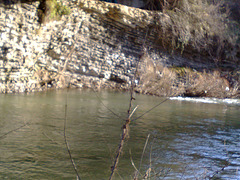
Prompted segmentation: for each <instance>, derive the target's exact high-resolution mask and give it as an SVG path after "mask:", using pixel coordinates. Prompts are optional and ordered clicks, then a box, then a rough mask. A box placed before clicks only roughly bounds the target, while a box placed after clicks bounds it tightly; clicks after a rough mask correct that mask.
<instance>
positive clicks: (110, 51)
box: [0, 0, 225, 93]
mask: <svg viewBox="0 0 240 180" xmlns="http://www.w3.org/2000/svg"><path fill="white" fill-rule="evenodd" d="M64 5H66V6H68V7H69V8H70V14H68V15H64V16H62V17H61V19H60V20H58V21H50V22H46V23H44V24H41V23H39V15H38V12H39V10H38V9H39V2H38V1H36V2H32V3H17V4H10V5H6V4H1V7H0V28H1V29H0V32H1V35H0V38H1V40H0V92H2V93H12V92H31V91H40V90H43V89H46V88H52V87H54V88H63V87H66V86H71V87H79V88H81V87H96V88H122V89H127V88H128V86H129V84H130V82H131V81H130V80H131V79H132V77H133V76H134V73H135V71H136V67H137V64H138V61H141V62H144V63H142V64H141V65H140V66H141V67H140V69H146V68H148V67H149V66H152V67H153V69H154V68H155V70H154V71H156V67H157V66H164V67H178V66H180V67H191V68H193V69H196V70H198V69H204V68H215V64H214V62H211V61H203V60H202V59H200V57H198V55H197V54H196V53H195V54H194V52H192V55H191V56H185V57H182V56H181V55H179V54H176V55H173V54H169V52H168V51H166V50H164V49H163V48H162V47H161V46H159V39H158V38H156V37H158V33H159V31H157V28H158V26H157V23H158V22H159V21H162V22H164V21H167V20H168V18H169V17H168V16H166V15H164V14H161V13H160V12H151V11H146V10H141V9H138V8H133V7H127V6H124V5H120V4H111V3H105V2H101V1H93V0H92V1H91V0H84V1H78V2H74V1H73V2H71V3H70V2H69V1H65V2H64ZM156 13H157V17H158V19H157V20H156ZM146 52H147V53H146ZM143 54H144V56H143ZM143 57H145V59H148V60H149V59H150V61H149V62H145V60H143ZM146 57H148V58H146ZM187 57H188V58H187ZM149 64H151V65H149ZM140 73H141V72H140ZM140 79H141V78H140V77H139V80H140ZM224 88H225V87H224Z"/></svg>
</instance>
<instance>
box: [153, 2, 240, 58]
mask: <svg viewBox="0 0 240 180" xmlns="http://www.w3.org/2000/svg"><path fill="white" fill-rule="evenodd" d="M151 2H152V4H156V2H158V3H160V9H161V10H162V11H163V13H165V14H167V15H168V17H169V18H168V19H164V20H161V19H160V18H159V20H160V28H159V29H158V31H159V39H160V40H161V42H162V44H163V46H164V47H167V48H170V49H171V50H176V49H180V50H181V52H182V53H183V52H184V50H185V48H186V47H187V48H186V49H188V50H189V49H191V50H193V51H197V52H199V53H201V54H203V55H208V56H211V57H212V58H214V60H222V59H231V60H236V59H237V58H236V56H237V52H238V51H239V47H238V45H237V44H238V43H239V39H240V38H239V37H240V33H239V32H240V28H239V22H236V21H233V20H232V19H231V18H230V13H229V9H228V6H227V4H226V3H224V1H218V2H215V1H214V0H168V1H166V0H151ZM153 7H156V6H153ZM239 52H240V51H239Z"/></svg>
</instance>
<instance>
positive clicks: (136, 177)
mask: <svg viewBox="0 0 240 180" xmlns="http://www.w3.org/2000/svg"><path fill="white" fill-rule="evenodd" d="M149 137H150V134H148V136H147V139H146V142H145V145H144V148H143V152H142V156H141V160H140V164H139V169H138V172H139V171H140V169H141V166H142V160H143V155H144V153H145V150H146V147H147V144H148V140H149ZM138 172H137V174H136V176H135V177H134V179H138Z"/></svg>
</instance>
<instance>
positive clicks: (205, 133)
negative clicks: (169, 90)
mask: <svg viewBox="0 0 240 180" xmlns="http://www.w3.org/2000/svg"><path fill="white" fill-rule="evenodd" d="M98 95H99V96H100V97H101V99H102V102H103V103H104V104H105V105H106V106H107V107H109V108H111V110H112V111H114V112H115V113H116V114H117V115H118V116H119V117H120V118H119V117H117V116H115V115H114V114H112V113H111V112H110V111H109V110H108V109H106V107H104V106H103V105H102V103H101V102H100V101H99V99H98V98H97V97H96V96H95V94H94V93H93V92H91V91H80V90H71V91H69V93H68V95H67V97H68V98H67V102H68V103H67V108H68V112H67V137H68V141H69V144H70V147H71V151H72V156H73V158H74V160H75V163H76V165H77V168H78V169H79V173H80V175H81V177H82V179H107V178H108V177H109V175H110V167H111V165H112V160H113V158H114V156H115V151H116V149H117V145H118V143H119V140H120V134H121V126H122V124H123V120H124V119H125V118H126V116H127V112H126V110H127V108H128V105H129V104H128V99H129V95H128V94H127V93H119V92H106V91H104V92H99V93H98ZM161 100H163V99H162V98H156V97H149V96H142V95H136V101H135V102H134V105H139V108H138V109H137V111H136V113H135V115H134V117H137V116H139V115H141V114H142V113H144V112H145V111H146V110H148V109H150V108H151V107H152V106H154V105H156V104H158V103H159V102H160V101H161ZM65 104H66V91H49V92H41V93H34V94H5V95H4V94H1V95H0V114H1V116H0V165H1V166H0V179H75V178H76V176H75V174H74V170H73V168H72V165H71V162H70V160H69V157H68V153H67V151H66V148H65V144H64V139H63V124H64V109H65ZM134 117H133V118H134ZM239 117H240V111H239V106H238V105H233V104H231V105H228V104H224V103H220V104H211V103H209V104H206V103H195V102H186V101H177V100H169V101H167V102H165V103H164V104H162V105H160V106H159V107H158V108H156V109H155V110H153V111H152V112H151V113H149V114H147V115H145V116H144V117H142V118H140V119H138V120H136V121H135V122H133V123H132V124H131V132H130V139H129V140H128V141H127V143H126V146H125V148H124V153H123V155H122V157H121V159H120V164H119V168H118V174H116V179H119V178H120V176H121V177H122V178H123V179H131V177H133V174H134V168H133V166H132V165H131V161H130V154H129V150H130V149H131V158H132V159H133V161H134V163H135V165H136V166H137V167H139V162H140V158H141V155H142V150H143V147H144V144H145V140H146V137H147V135H148V134H149V133H150V134H151V136H150V140H149V144H148V146H147V150H146V153H145V154H144V158H143V164H142V166H141V173H142V174H144V171H145V170H146V169H147V168H148V167H149V166H150V165H151V168H152V170H153V169H154V170H155V172H156V173H157V174H156V179H163V178H164V179H197V178H198V179H204V178H210V177H212V176H213V175H214V174H215V173H216V172H218V174H216V177H218V178H221V179H238V178H239V176H240V172H239V171H240V170H239V167H240V141H239V139H240V137H239V136H240V121H239ZM23 125H24V126H23ZM21 126H23V127H22V128H20V129H17V128H19V127H21ZM14 129H17V130H16V131H12V130H14ZM10 131H12V132H11V133H9V134H6V133H8V132H10ZM149 161H151V163H150V162H149ZM223 167H225V168H224V170H221V169H222V168H223ZM152 172H153V171H152ZM152 175H153V174H152Z"/></svg>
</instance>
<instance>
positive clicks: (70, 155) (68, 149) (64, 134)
mask: <svg viewBox="0 0 240 180" xmlns="http://www.w3.org/2000/svg"><path fill="white" fill-rule="evenodd" d="M67 94H68V90H67ZM67 99H68V97H67V95H66V104H65V118H64V131H63V136H64V142H65V145H66V148H67V151H68V155H69V158H70V160H71V162H72V165H73V168H74V170H75V172H76V175H77V178H78V180H81V178H80V176H79V174H78V171H77V167H76V165H75V163H74V160H73V158H72V154H71V151H70V146H69V144H68V141H67V135H66V126H67Z"/></svg>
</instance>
